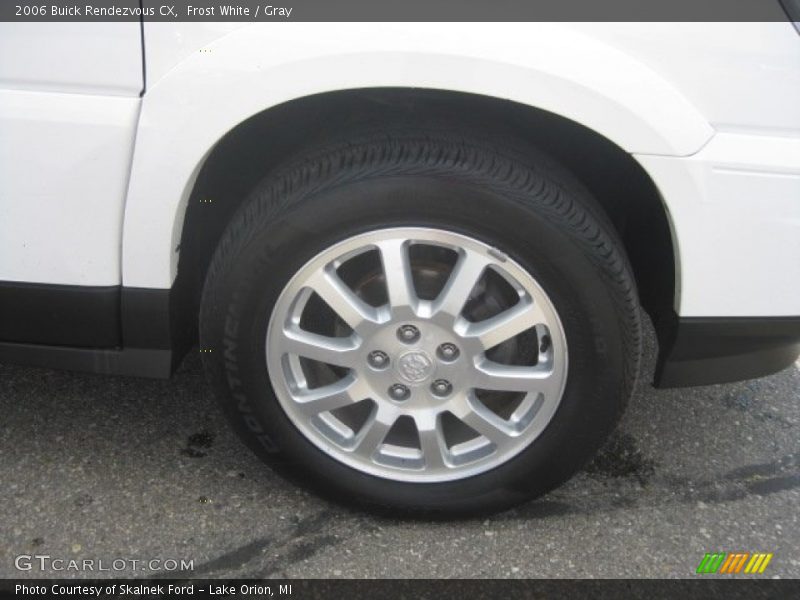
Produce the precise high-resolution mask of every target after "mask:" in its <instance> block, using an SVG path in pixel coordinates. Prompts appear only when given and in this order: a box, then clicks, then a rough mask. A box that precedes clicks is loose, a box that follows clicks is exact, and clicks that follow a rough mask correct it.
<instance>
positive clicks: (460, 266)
mask: <svg viewBox="0 0 800 600" xmlns="http://www.w3.org/2000/svg"><path fill="white" fill-rule="evenodd" d="M488 265H489V260H488V258H487V257H485V256H482V255H480V254H478V253H476V252H468V251H462V252H461V254H460V256H459V257H458V261H457V262H456V264H455V266H454V267H453V271H452V272H451V273H450V278H449V279H448V281H447V283H446V284H445V287H444V289H443V290H442V291H441V293H440V294H439V297H438V298H437V299H436V302H435V303H434V310H433V312H434V314H437V313H445V314H447V315H450V316H452V317H458V316H459V315H460V314H461V311H462V310H463V308H464V305H465V304H466V303H467V300H468V299H469V295H470V294H471V293H472V290H473V289H475V286H476V285H477V284H478V281H479V280H480V278H481V275H483V272H484V271H485V270H486V267H487V266H488Z"/></svg>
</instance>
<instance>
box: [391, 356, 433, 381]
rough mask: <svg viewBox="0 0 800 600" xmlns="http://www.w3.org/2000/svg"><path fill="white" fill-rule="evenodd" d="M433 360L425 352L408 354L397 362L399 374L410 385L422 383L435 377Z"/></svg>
mask: <svg viewBox="0 0 800 600" xmlns="http://www.w3.org/2000/svg"><path fill="white" fill-rule="evenodd" d="M433 370H434V364H433V359H431V357H430V356H429V355H428V353H427V352H425V351H423V350H412V351H411V352H406V353H405V354H403V355H402V356H401V357H400V359H399V360H398V361H397V373H398V374H399V375H400V377H402V378H403V379H405V380H406V381H407V382H409V383H422V382H423V381H425V380H426V379H429V378H430V377H431V375H433Z"/></svg>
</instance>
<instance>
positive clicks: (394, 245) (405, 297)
mask: <svg viewBox="0 0 800 600" xmlns="http://www.w3.org/2000/svg"><path fill="white" fill-rule="evenodd" d="M377 246H378V251H379V252H380V254H381V262H382V264H383V273H384V276H385V279H386V291H387V293H388V295H389V306H390V307H391V308H393V309H394V308H400V307H410V308H411V310H412V312H416V305H417V296H416V293H415V292H414V283H413V280H412V275H411V264H410V262H409V255H408V242H407V241H406V240H387V241H382V242H379V243H378V244H377Z"/></svg>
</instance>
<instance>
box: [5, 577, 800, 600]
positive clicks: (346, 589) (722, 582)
mask: <svg viewBox="0 0 800 600" xmlns="http://www.w3.org/2000/svg"><path fill="white" fill-rule="evenodd" d="M0 592H2V593H3V596H6V597H13V598H61V599H62V600H63V599H66V598H75V599H77V598H103V599H105V598H174V599H176V600H179V599H180V600H186V599H193V598H242V599H262V598H266V599H268V598H274V599H276V600H318V599H328V598H330V599H332V600H339V599H342V600H344V599H346V600H362V599H363V600H374V599H376V598H379V599H382V600H384V599H389V598H404V599H408V600H448V599H451V598H452V599H454V600H498V599H502V600H516V599H523V598H524V599H539V598H541V599H547V598H564V597H569V599H570V600H583V599H590V598H591V599H596V600H619V599H621V598H624V599H626V600H629V599H630V600H633V599H637V598H642V599H647V600H659V599H662V598H663V599H672V598H676V597H680V598H681V599H682V600H688V599H690V598H703V599H704V600H706V599H707V600H713V599H716V598H719V599H723V598H724V599H729V598H747V599H748V600H759V599H767V598H769V599H775V600H778V599H784V598H796V597H798V592H800V581H797V580H795V581H786V580H784V581H781V580H754V579H744V578H739V579H706V578H704V577H703V576H698V578H697V579H683V580H682V579H675V580H653V579H636V580H627V581H622V580H613V579H605V580H602V579H601V580H595V581H586V580H579V581H578V580H570V579H548V580H530V579H528V580H485V579H482V580H465V579H451V580H431V579H410V580H388V579H372V580H350V579H335V580H323V579H306V580H274V579H273V580H256V579H247V580H245V579H232V580H213V581H212V580H199V579H194V580H166V579H151V580H136V579H127V580H125V579H118V580H112V579H97V580H90V579H70V580H54V579H51V580H48V579H27V580H0Z"/></svg>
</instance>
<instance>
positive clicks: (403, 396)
mask: <svg viewBox="0 0 800 600" xmlns="http://www.w3.org/2000/svg"><path fill="white" fill-rule="evenodd" d="M410 395H411V390H409V389H408V388H407V387H406V386H404V385H403V384H402V383H395V384H394V385H393V386H391V387H390V388H389V396H391V397H392V399H393V400H407V399H408V397H409V396H410Z"/></svg>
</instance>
